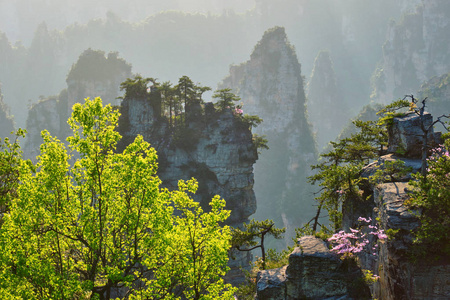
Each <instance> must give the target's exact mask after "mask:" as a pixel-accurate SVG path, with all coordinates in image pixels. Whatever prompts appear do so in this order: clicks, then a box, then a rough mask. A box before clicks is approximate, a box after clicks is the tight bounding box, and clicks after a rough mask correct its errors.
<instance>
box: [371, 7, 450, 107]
mask: <svg viewBox="0 0 450 300" xmlns="http://www.w3.org/2000/svg"><path fill="white" fill-rule="evenodd" d="M449 20H450V2H448V1H446V0H422V4H421V5H419V6H418V8H417V10H416V12H415V13H413V14H406V15H404V16H403V18H402V20H401V21H400V22H399V23H395V22H394V21H392V22H391V24H390V27H389V29H388V33H387V40H386V42H385V44H384V45H383V58H382V61H381V63H380V66H379V67H378V69H377V70H376V71H375V73H374V76H373V82H374V90H373V94H372V97H373V99H374V100H376V101H378V102H380V103H388V102H390V101H392V100H394V99H396V98H398V97H399V96H402V95H406V94H411V93H414V92H415V91H416V90H418V89H419V87H420V85H421V84H422V83H423V82H424V81H426V80H428V79H429V78H431V77H433V76H439V75H442V74H445V73H447V72H448V70H449V68H450V64H449V62H450V50H449V49H450V48H449V43H450V39H449V38H448V37H449V35H448V33H449V29H450V21H449Z"/></svg>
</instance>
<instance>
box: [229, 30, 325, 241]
mask: <svg viewBox="0 0 450 300" xmlns="http://www.w3.org/2000/svg"><path fill="white" fill-rule="evenodd" d="M303 85H304V81H303V77H302V73H301V66H300V63H299V62H298V59H297V55H296V53H295V50H294V48H293V47H292V45H291V44H290V43H289V41H288V38H287V36H286V32H285V30H284V28H282V27H274V28H271V29H269V30H267V31H266V32H265V33H264V35H263V37H262V39H261V40H260V41H259V42H258V44H257V45H256V46H255V48H254V50H253V53H252V54H251V56H250V59H249V60H248V61H246V62H244V63H242V64H239V65H235V66H231V67H230V75H229V76H228V77H226V78H225V79H224V80H223V82H222V83H221V84H220V88H231V89H233V90H234V91H235V92H236V93H237V94H238V95H239V96H240V97H241V99H242V103H243V110H244V113H248V114H250V115H258V116H259V117H261V118H262V119H263V120H264V121H263V123H261V124H260V125H259V126H258V127H257V128H256V129H255V132H256V133H257V134H260V135H266V138H267V140H268V146H269V148H270V150H268V151H262V153H261V156H260V158H259V159H258V161H257V163H256V164H255V193H256V196H257V199H258V207H260V209H258V211H257V213H256V215H257V218H259V219H267V218H269V219H273V220H274V221H275V222H276V224H277V226H278V227H286V235H285V236H286V237H289V236H293V235H295V233H294V228H296V227H300V226H302V223H303V222H304V221H305V220H306V218H309V215H310V212H311V213H312V209H311V210H309V209H308V208H309V207H312V204H313V198H314V197H313V196H312V195H313V193H312V188H311V185H309V184H308V183H307V180H306V177H307V176H308V175H311V169H310V165H312V164H314V163H315V162H316V156H317V155H316V149H315V141H314V138H313V133H312V129H311V126H310V124H309V123H308V120H307V115H306V109H305V102H306V97H305V92H304V89H303ZM274 212H276V213H274ZM289 242H290V240H289V239H288V238H287V239H286V244H288V243H289ZM284 247H285V246H284V245H283V248H284Z"/></svg>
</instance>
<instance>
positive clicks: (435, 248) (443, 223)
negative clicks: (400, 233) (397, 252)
mask: <svg viewBox="0 0 450 300" xmlns="http://www.w3.org/2000/svg"><path fill="white" fill-rule="evenodd" d="M448 149H450V140H446V141H445V145H443V146H440V147H438V148H435V149H434V150H433V151H432V154H431V156H429V158H428V160H427V162H428V168H427V173H426V174H425V175H422V174H420V173H418V174H416V175H415V179H416V180H414V181H411V182H410V184H411V185H413V186H414V187H415V189H413V192H412V197H411V198H410V199H409V200H408V201H407V204H408V205H410V206H411V207H412V208H415V212H416V214H417V216H418V218H419V220H420V223H421V226H420V227H419V228H418V229H417V231H416V232H415V236H416V239H415V241H414V243H415V246H416V247H414V250H415V252H416V254H417V255H419V256H429V257H433V258H434V257H435V255H430V254H441V253H444V254H446V255H450V242H449V239H448V230H449V228H450V156H449V152H448Z"/></svg>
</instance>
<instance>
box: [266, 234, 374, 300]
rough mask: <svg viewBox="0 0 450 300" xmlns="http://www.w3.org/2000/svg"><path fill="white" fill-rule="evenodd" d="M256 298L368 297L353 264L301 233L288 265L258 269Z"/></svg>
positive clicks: (290, 299) (358, 271) (360, 273)
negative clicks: (342, 259)
mask: <svg viewBox="0 0 450 300" xmlns="http://www.w3.org/2000/svg"><path fill="white" fill-rule="evenodd" d="M257 299H259V300H295V299H336V300H337V299H370V291H369V288H368V287H367V286H366V285H365V284H364V282H363V281H362V272H361V270H360V269H359V268H358V267H357V266H356V265H355V264H347V262H343V261H341V260H340V259H339V258H338V257H337V255H336V254H334V253H331V252H330V250H329V248H328V246H327V245H326V243H325V242H324V241H322V240H321V239H319V238H315V237H313V236H304V237H302V238H300V239H299V241H298V247H296V248H295V249H294V251H292V253H291V254H290V255H289V265H288V266H284V267H282V268H279V269H273V270H264V271H260V272H259V273H258V276H257Z"/></svg>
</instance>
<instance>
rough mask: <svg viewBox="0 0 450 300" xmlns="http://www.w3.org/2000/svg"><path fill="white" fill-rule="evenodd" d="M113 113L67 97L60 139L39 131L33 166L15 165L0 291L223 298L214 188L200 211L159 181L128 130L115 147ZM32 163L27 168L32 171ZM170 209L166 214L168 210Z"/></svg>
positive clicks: (28, 295)
mask: <svg viewBox="0 0 450 300" xmlns="http://www.w3.org/2000/svg"><path fill="white" fill-rule="evenodd" d="M118 117H119V114H118V113H117V111H114V110H113V109H112V108H111V106H109V105H108V106H105V107H103V105H102V103H101V99H100V98H97V99H95V100H92V101H91V100H88V99H87V100H86V102H85V104H83V105H81V104H76V105H75V106H74V111H73V114H72V118H70V119H69V124H70V126H71V127H72V129H73V136H71V137H69V138H68V142H69V148H70V149H71V151H73V152H74V153H77V154H76V155H74V156H75V157H79V158H76V159H75V161H74V163H73V164H72V165H71V164H69V161H70V159H72V158H73V156H72V155H71V154H68V153H67V150H66V148H65V146H64V144H63V143H61V142H60V141H59V140H57V139H56V138H54V137H51V136H50V134H49V133H48V132H46V131H43V133H42V136H43V138H44V143H43V144H42V145H41V154H40V155H39V156H38V162H37V164H36V170H34V167H33V166H30V165H29V164H26V163H20V164H19V167H18V169H19V173H18V174H19V181H18V182H19V184H18V187H17V195H13V197H12V199H11V205H10V211H9V212H8V213H6V214H5V215H4V217H3V221H4V223H3V225H2V227H1V228H0V248H1V251H0V294H1V295H2V297H4V298H5V299H6V298H7V299H16V298H21V299H86V298H90V299H110V298H113V297H118V296H119V293H122V296H123V295H124V293H126V295H127V297H129V298H130V299H163V298H164V299H179V298H180V297H186V298H188V299H219V298H220V299H232V298H233V297H232V293H233V291H234V289H233V288H232V287H230V286H229V285H226V284H224V282H223V280H222V278H221V277H222V276H223V275H224V274H225V273H226V271H227V261H228V249H229V248H230V239H231V233H230V229H229V228H228V227H227V226H221V225H220V224H223V222H224V221H225V220H226V219H227V218H228V216H229V214H230V212H229V211H227V210H225V209H224V207H225V201H224V200H223V199H220V197H219V196H215V197H214V198H213V199H212V201H211V202H210V205H211V211H210V212H208V213H206V212H203V210H202V209H201V207H200V206H199V204H198V203H197V202H194V201H193V200H192V198H190V197H189V196H188V195H189V194H190V193H195V191H196V189H197V183H196V181H195V180H189V181H180V182H179V184H178V190H175V191H168V190H167V189H162V188H160V180H159V178H158V177H157V176H156V170H157V162H156V159H157V156H156V151H155V150H154V149H153V148H150V145H149V144H148V143H147V142H145V141H144V140H143V138H142V137H141V136H138V137H137V138H136V139H135V140H134V142H132V143H131V144H130V145H128V146H127V147H126V149H125V150H124V151H123V152H122V153H116V152H115V150H116V144H117V142H118V140H119V139H120V135H119V133H117V132H116V131H115V130H114V129H115V127H116V126H117V120H118ZM34 171H36V172H34ZM175 211H176V212H177V213H176V214H175V213H174V212H175Z"/></svg>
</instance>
